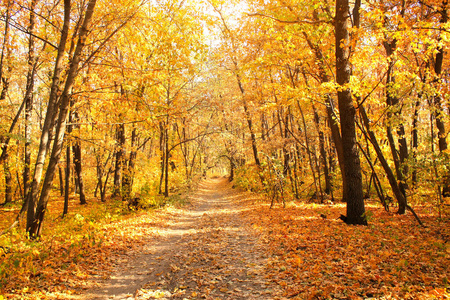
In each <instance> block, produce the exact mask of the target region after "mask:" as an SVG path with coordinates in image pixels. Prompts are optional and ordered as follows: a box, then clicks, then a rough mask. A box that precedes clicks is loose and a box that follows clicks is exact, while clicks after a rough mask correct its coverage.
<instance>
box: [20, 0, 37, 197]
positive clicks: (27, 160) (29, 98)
mask: <svg viewBox="0 0 450 300" xmlns="http://www.w3.org/2000/svg"><path fill="white" fill-rule="evenodd" d="M36 3H37V0H32V1H31V6H30V25H29V26H28V31H29V32H30V36H29V38H28V72H27V86H26V91H27V92H26V94H25V120H24V123H25V129H24V131H25V148H24V168H23V190H24V195H25V196H26V195H27V194H28V190H29V186H30V174H31V171H30V166H31V149H30V147H31V112H32V109H33V93H32V91H33V89H34V73H35V71H34V69H35V63H36V62H37V58H36V55H35V49H34V37H33V36H32V34H33V32H34V26H35V13H34V10H35V8H36Z"/></svg>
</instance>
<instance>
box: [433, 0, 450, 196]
mask: <svg viewBox="0 0 450 300" xmlns="http://www.w3.org/2000/svg"><path fill="white" fill-rule="evenodd" d="M447 6H448V0H443V1H442V7H441V10H440V11H439V13H440V15H441V19H440V23H441V24H447V22H448V11H447V9H448V7H447ZM439 41H441V38H440V37H439ZM437 50H438V51H437V53H436V57H435V60H434V73H435V78H434V80H433V83H434V85H435V90H439V86H440V85H442V84H443V82H442V78H441V74H442V65H443V61H444V53H445V49H444V47H443V46H439V47H438V49H437ZM433 98H434V106H435V107H434V110H433V114H434V118H435V119H436V127H437V129H438V141H439V152H440V154H441V155H442V154H443V152H444V151H445V150H447V140H446V136H447V135H446V132H445V120H444V114H443V111H442V103H441V102H442V96H441V95H440V94H439V93H436V94H435V95H434V97H433ZM442 195H443V196H450V174H449V172H448V171H447V173H446V174H445V175H444V180H443V187H442Z"/></svg>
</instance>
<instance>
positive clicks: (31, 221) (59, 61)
mask: <svg viewBox="0 0 450 300" xmlns="http://www.w3.org/2000/svg"><path fill="white" fill-rule="evenodd" d="M70 2H71V1H70V0H64V22H63V27H62V31H61V37H60V41H59V46H58V53H57V55H56V62H55V69H54V72H53V79H52V86H51V89H50V95H49V101H48V105H47V113H46V115H45V120H44V125H43V127H42V132H41V139H40V143H39V149H38V154H37V158H36V164H35V168H34V176H33V181H32V183H31V185H30V189H29V192H28V194H27V195H26V197H27V202H28V209H27V226H26V228H27V232H28V233H29V235H30V237H32V238H34V237H35V236H34V235H35V234H36V233H37V228H36V224H37V221H36V216H35V214H36V204H37V199H38V197H39V184H40V182H41V179H42V173H43V171H44V164H45V158H46V157H47V149H48V148H49V145H50V142H51V141H50V132H51V130H52V128H51V127H52V126H53V124H54V120H55V118H56V116H57V111H58V108H57V106H56V105H57V98H58V91H59V88H60V84H61V73H62V71H63V59H64V53H65V48H66V44H67V37H68V34H69V23H70V8H71V3H70Z"/></svg>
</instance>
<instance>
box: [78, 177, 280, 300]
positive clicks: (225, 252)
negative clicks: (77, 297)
mask: <svg viewBox="0 0 450 300" xmlns="http://www.w3.org/2000/svg"><path fill="white" fill-rule="evenodd" d="M246 195H248V194H246V193H242V192H239V191H237V190H234V189H232V188H231V185H230V183H229V182H228V180H227V179H226V178H216V179H207V180H205V181H203V182H202V183H201V184H200V186H199V188H198V190H197V192H196V193H195V194H194V195H193V196H192V197H190V198H191V199H190V201H191V204H192V205H190V206H189V207H188V208H185V209H180V210H177V211H175V212H174V213H173V214H172V215H171V217H170V218H169V220H168V222H167V223H166V224H164V226H163V227H162V228H159V230H158V232H159V237H158V238H156V239H155V238H152V239H149V242H148V243H147V244H146V245H145V246H144V247H143V249H140V250H139V252H137V253H135V255H133V256H132V257H130V259H129V260H128V261H127V262H124V263H122V264H119V265H118V268H117V271H116V272H115V274H113V275H112V276H111V278H110V279H108V280H107V281H105V282H103V283H102V284H101V287H100V288H98V289H95V290H92V291H90V293H89V294H87V295H85V297H84V299H97V300H101V299H127V300H131V299H134V300H143V299H282V297H281V296H280V295H281V294H282V291H281V289H280V288H279V286H277V285H276V284H275V283H273V282H271V281H269V280H268V279H266V278H265V273H266V272H265V266H266V262H267V256H266V251H265V249H264V247H265V246H264V245H263V244H262V243H261V242H260V241H259V239H258V235H257V233H256V231H254V230H253V229H252V228H251V224H249V222H248V221H247V220H245V219H244V218H243V217H242V215H241V211H242V210H244V209H246V208H245V206H243V205H241V204H240V203H242V201H240V200H245V197H246ZM149 226H155V224H149Z"/></svg>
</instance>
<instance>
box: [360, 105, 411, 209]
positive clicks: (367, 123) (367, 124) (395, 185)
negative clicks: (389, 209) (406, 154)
mask: <svg viewBox="0 0 450 300" xmlns="http://www.w3.org/2000/svg"><path fill="white" fill-rule="evenodd" d="M359 112H360V114H361V117H362V119H363V122H364V127H365V128H366V131H367V134H368V135H369V140H370V142H371V143H372V145H373V148H374V149H375V152H376V154H377V157H378V159H379V160H380V163H381V166H382V167H383V169H384V172H385V173H386V176H387V179H388V181H389V184H390V186H391V189H392V192H393V193H394V195H395V198H396V199H397V202H398V206H399V207H400V205H401V206H404V207H406V206H407V203H406V198H405V196H404V194H403V193H402V191H401V189H400V187H399V185H398V183H397V180H396V179H395V176H394V172H392V169H391V168H390V167H389V164H388V163H387V161H386V158H385V157H384V155H383V152H382V151H381V148H380V145H379V144H378V141H377V138H376V137H375V133H374V132H373V131H372V130H371V128H370V120H369V118H368V116H367V113H366V110H365V109H364V107H363V106H362V105H361V107H360V108H359Z"/></svg>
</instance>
